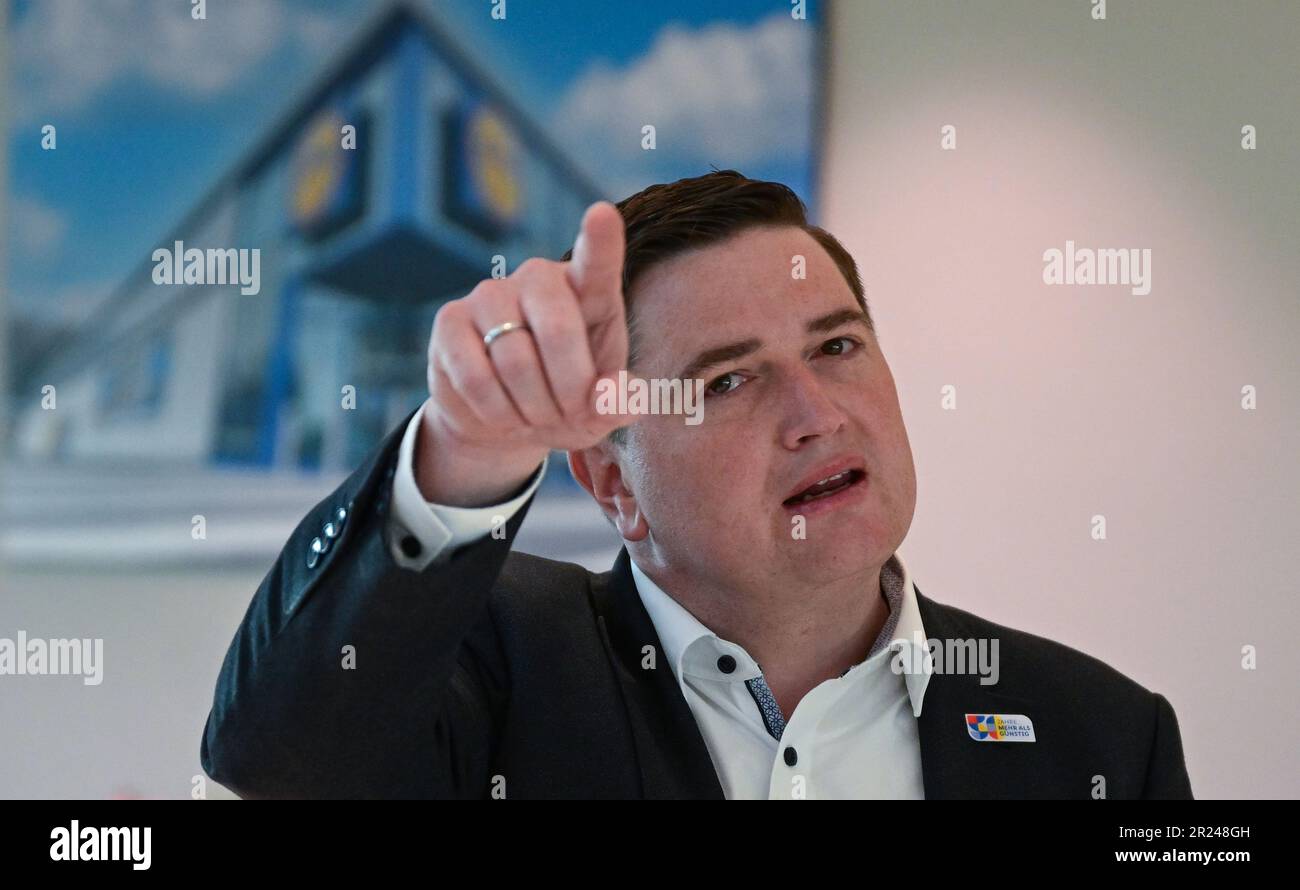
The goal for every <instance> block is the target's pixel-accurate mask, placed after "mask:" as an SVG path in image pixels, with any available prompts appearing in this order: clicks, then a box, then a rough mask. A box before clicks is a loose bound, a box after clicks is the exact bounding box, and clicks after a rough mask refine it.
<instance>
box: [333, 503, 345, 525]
mask: <svg viewBox="0 0 1300 890" xmlns="http://www.w3.org/2000/svg"><path fill="white" fill-rule="evenodd" d="M347 521H348V511H347V510H346V509H344V508H343V507H336V508H335V509H334V523H335V524H336V525H337V526H338V527H339V528H340V529H341V528H343V523H345V522H347Z"/></svg>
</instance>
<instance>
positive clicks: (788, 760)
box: [785, 748, 799, 766]
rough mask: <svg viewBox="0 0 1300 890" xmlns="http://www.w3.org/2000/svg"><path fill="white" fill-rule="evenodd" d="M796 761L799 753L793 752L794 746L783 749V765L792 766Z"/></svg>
mask: <svg viewBox="0 0 1300 890" xmlns="http://www.w3.org/2000/svg"><path fill="white" fill-rule="evenodd" d="M798 762H799V755H798V754H797V753H796V752H795V750H794V748H786V749H785V765H786V766H794V765H795V764H796V763H798Z"/></svg>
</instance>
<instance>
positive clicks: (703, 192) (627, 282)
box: [562, 170, 875, 443]
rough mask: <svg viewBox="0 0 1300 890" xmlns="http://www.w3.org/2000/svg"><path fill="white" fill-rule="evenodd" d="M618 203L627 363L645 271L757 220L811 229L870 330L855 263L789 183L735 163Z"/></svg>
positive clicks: (615, 437)
mask: <svg viewBox="0 0 1300 890" xmlns="http://www.w3.org/2000/svg"><path fill="white" fill-rule="evenodd" d="M616 206H617V207H618V211H619V213H621V214H622V215H623V224H624V226H625V228H624V232H625V235H626V238H627V253H626V255H625V257H624V261H623V300H624V305H625V310H626V314H627V326H628V349H629V352H628V364H629V365H630V364H631V363H632V360H633V358H634V356H635V355H636V343H635V335H634V328H635V325H634V316H633V312H632V287H633V286H634V285H635V284H636V282H637V280H638V279H639V278H640V277H641V276H642V275H643V274H644V273H645V272H646V270H648V269H649V268H650V267H651V266H653V265H654V264H655V263H659V262H662V261H664V260H666V259H669V258H670V257H673V256H676V255H677V254H679V253H684V252H686V251H688V250H694V249H696V248H700V247H707V246H709V245H711V244H716V243H718V242H721V241H724V240H726V239H727V238H729V237H731V236H732V235H735V234H737V233H739V232H741V231H744V230H745V229H750V228H754V227H758V226H795V227H797V228H800V229H802V230H803V231H805V232H807V233H808V234H809V235H811V236H812V237H813V238H814V239H815V240H816V241H817V243H818V244H820V245H821V246H822V248H823V249H824V250H825V251H826V252H827V253H828V254H830V257H831V259H832V260H834V261H835V265H836V266H838V267H839V270H840V273H841V274H842V275H843V276H844V280H845V281H847V282H848V284H849V289H850V290H852V291H853V297H854V299H855V300H857V302H858V305H859V306H861V307H862V312H863V314H864V315H866V317H867V326H868V327H870V328H871V329H872V330H873V331H874V330H875V324H874V323H873V321H872V319H871V310H870V309H868V308H867V299H866V295H865V294H864V292H863V288H862V278H861V276H860V275H859V274H858V265H857V263H855V262H854V261H853V257H852V256H850V255H849V252H848V251H847V250H845V249H844V245H842V244H840V242H839V241H838V240H837V239H836V237H835V236H834V235H832V234H831V233H830V232H827V231H826V230H825V229H822V228H820V227H819V226H814V225H812V224H810V223H809V222H808V211H807V208H806V207H805V206H804V203H803V201H802V200H801V199H800V198H799V196H798V195H797V194H795V193H794V191H793V190H792V189H791V188H790V187H789V186H787V185H784V184H782V183H779V182H766V181H763V180H758V179H750V178H748V177H747V176H744V175H742V174H740V173H738V172H736V171H735V170H714V171H713V172H711V173H706V174H704V175H703V176H694V177H691V178H689V179H679V180H677V181H676V182H667V183H660V184H658V185H652V186H649V187H648V188H645V189H642V190H641V191H639V192H637V193H636V194H635V195H632V196H630V197H628V198H624V199H623V200H622V201H619V202H618V204H617V205H616ZM572 256H573V251H572V249H570V250H568V251H565V254H564V256H563V257H562V259H563V260H565V261H568V260H569V259H571V258H572ZM610 440H611V441H613V442H618V443H621V442H622V441H623V428H622V427H620V428H619V429H616V430H615V431H614V432H613V433H611V434H610Z"/></svg>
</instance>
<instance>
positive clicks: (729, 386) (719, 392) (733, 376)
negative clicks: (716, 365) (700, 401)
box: [704, 371, 741, 396]
mask: <svg viewBox="0 0 1300 890" xmlns="http://www.w3.org/2000/svg"><path fill="white" fill-rule="evenodd" d="M733 380H734V381H735V382H732V381H733ZM720 383H721V384H726V385H725V386H723V387H722V388H721V389H719V388H718V384H720ZM740 383H741V380H740V375H739V374H737V373H736V372H735V371H732V372H730V373H728V374H723V375H722V376H721V377H715V378H714V379H713V381H712V382H711V383H710V384H709V385H708V386H706V387H704V388H705V389H706V390H707V391H708V392H709V393H711V394H712V395H715V396H725V395H726V394H727V393H729V392H731V391H732V390H733V389H735V388H736V387H738V386H740Z"/></svg>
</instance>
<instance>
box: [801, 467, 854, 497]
mask: <svg viewBox="0 0 1300 890" xmlns="http://www.w3.org/2000/svg"><path fill="white" fill-rule="evenodd" d="M852 472H853V471H852V470H845V471H844V472H842V473H836V474H835V475H834V476H827V477H826V478H825V479H822V480H821V481H819V482H814V483H813V484H812V485H809V486H808V487H809V488H816V487H817V486H818V485H826V484H827V483H829V482H836V481H838V480H840V479H842V478H844V477H847V476H848V475H849V474H850V473H852ZM823 493H824V492H823ZM820 496H821V495H819V494H812V493H811V492H809V493H807V494H804V495H803V496H802V497H801V498H799V501H800V502H803V501H811V500H812V499H813V498H815V497H820Z"/></svg>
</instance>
